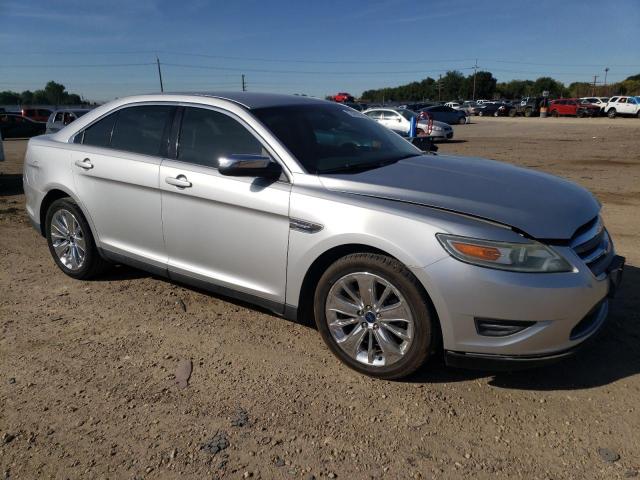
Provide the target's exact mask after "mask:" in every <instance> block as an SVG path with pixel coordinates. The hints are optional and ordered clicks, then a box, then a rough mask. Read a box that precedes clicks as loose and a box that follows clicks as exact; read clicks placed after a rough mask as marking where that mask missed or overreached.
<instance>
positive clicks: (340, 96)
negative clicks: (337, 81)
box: [333, 92, 355, 103]
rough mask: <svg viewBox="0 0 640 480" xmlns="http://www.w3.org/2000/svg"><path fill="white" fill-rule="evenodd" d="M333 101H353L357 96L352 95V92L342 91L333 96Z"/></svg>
mask: <svg viewBox="0 0 640 480" xmlns="http://www.w3.org/2000/svg"><path fill="white" fill-rule="evenodd" d="M333 101H334V102H340V103H345V102H353V101H355V98H353V95H351V94H350V93H347V92H340V93H337V94H336V95H334V96H333Z"/></svg>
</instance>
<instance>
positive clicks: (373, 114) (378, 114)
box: [366, 110, 382, 120]
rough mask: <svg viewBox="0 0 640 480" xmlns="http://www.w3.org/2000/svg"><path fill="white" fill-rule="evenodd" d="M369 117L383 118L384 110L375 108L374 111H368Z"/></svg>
mask: <svg viewBox="0 0 640 480" xmlns="http://www.w3.org/2000/svg"><path fill="white" fill-rule="evenodd" d="M366 115H367V117H370V118H373V119H376V120H377V119H380V118H382V112H381V111H380V110H374V111H373V112H367V113H366Z"/></svg>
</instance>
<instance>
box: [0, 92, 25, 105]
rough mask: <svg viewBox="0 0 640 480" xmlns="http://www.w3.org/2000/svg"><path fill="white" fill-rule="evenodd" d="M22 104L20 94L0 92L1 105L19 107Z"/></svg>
mask: <svg viewBox="0 0 640 480" xmlns="http://www.w3.org/2000/svg"><path fill="white" fill-rule="evenodd" d="M19 103H20V94H19V93H18V92H12V91H10V90H5V91H4V92H0V104H3V105H17V104H19Z"/></svg>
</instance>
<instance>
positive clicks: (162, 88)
mask: <svg viewBox="0 0 640 480" xmlns="http://www.w3.org/2000/svg"><path fill="white" fill-rule="evenodd" d="M156 63H157V64H158V78H159V79H160V91H161V92H164V86H163V85H162V70H160V59H159V58H158V56H157V55H156Z"/></svg>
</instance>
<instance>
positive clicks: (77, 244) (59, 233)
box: [45, 197, 108, 280]
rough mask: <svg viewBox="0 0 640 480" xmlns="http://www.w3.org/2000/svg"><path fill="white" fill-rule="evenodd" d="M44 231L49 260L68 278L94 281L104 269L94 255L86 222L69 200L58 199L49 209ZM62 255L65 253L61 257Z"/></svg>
mask: <svg viewBox="0 0 640 480" xmlns="http://www.w3.org/2000/svg"><path fill="white" fill-rule="evenodd" d="M45 229H46V236H47V244H48V246H49V252H50V253H51V256H52V257H53V260H54V261H55V262H56V265H58V267H59V268H60V270H62V271H63V272H64V273H66V274H67V275H69V276H70V277H72V278H76V279H79V280H86V279H90V278H94V277H96V276H98V275H99V274H101V273H102V272H103V271H104V270H105V268H106V267H107V266H108V263H107V262H106V260H104V259H103V258H102V257H101V256H100V254H99V253H98V250H97V248H96V244H95V241H94V239H93V235H92V234H91V229H90V228H89V224H88V223H87V220H86V219H85V218H84V215H83V214H82V211H81V210H80V208H79V207H78V205H76V203H75V202H74V201H73V200H72V199H71V198H69V197H65V198H60V199H58V200H56V201H54V202H53V203H52V204H51V205H50V206H49V209H48V210H47V215H46V218H45ZM74 232H75V233H74ZM54 244H57V245H54ZM83 247H84V255H83V254H82V249H83ZM56 249H57V251H56ZM65 252H68V253H67V254H66V255H65ZM74 253H75V254H74Z"/></svg>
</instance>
